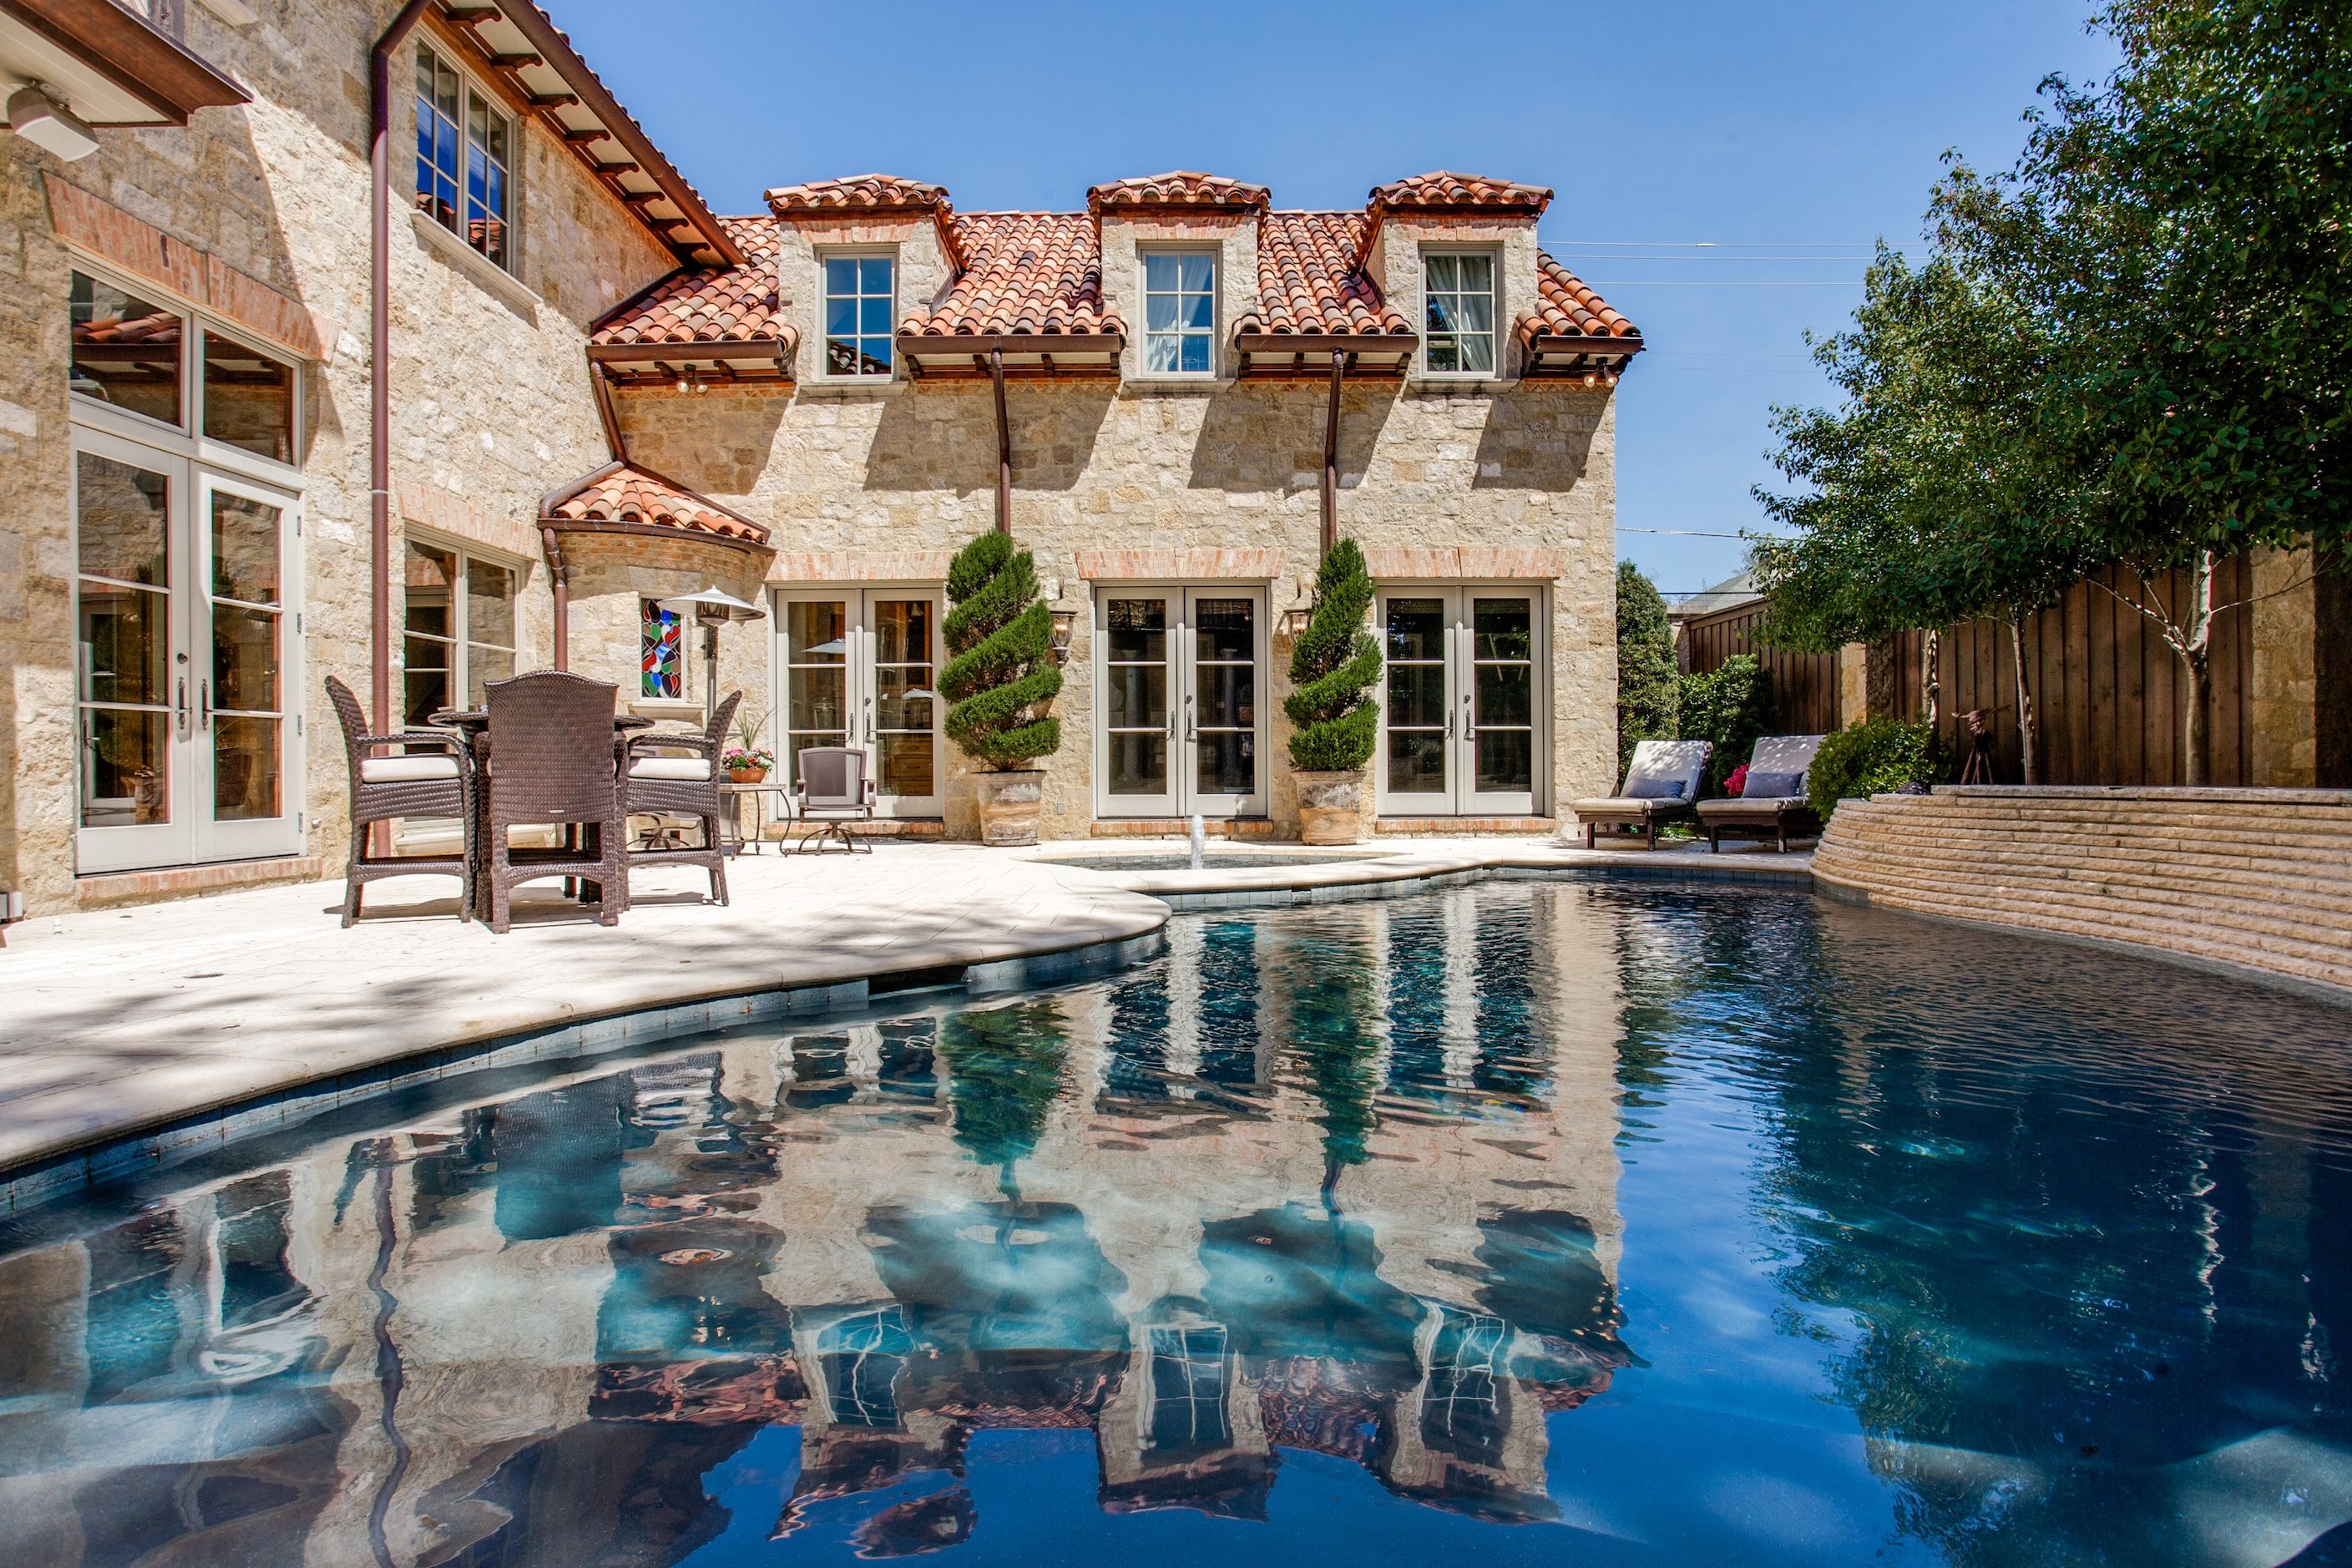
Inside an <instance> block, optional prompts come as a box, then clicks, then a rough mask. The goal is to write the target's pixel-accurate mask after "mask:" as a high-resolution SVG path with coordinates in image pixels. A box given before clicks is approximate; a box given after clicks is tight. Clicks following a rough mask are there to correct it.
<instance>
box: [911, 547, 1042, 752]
mask: <svg viewBox="0 0 2352 1568" xmlns="http://www.w3.org/2000/svg"><path fill="white" fill-rule="evenodd" d="M948 597H949V599H950V600H951V601H953V603H954V605H955V607H954V608H953V609H951V610H950V611H949V612H948V618H947V624H946V625H945V626H943V627H942V628H941V629H942V630H943V631H944V632H945V633H946V634H947V642H948V651H949V653H950V655H951V656H952V657H951V658H949V660H948V662H947V668H944V669H942V670H940V695H941V696H943V697H945V698H946V699H947V700H949V702H950V703H952V704H953V706H952V707H950V709H949V710H948V719H947V731H948V733H949V734H950V736H952V737H953V738H954V740H955V742H956V744H958V745H960V746H961V747H962V748H963V749H964V750H965V751H966V752H969V753H970V754H971V755H972V756H974V757H976V758H979V759H980V760H982V761H983V762H985V763H989V764H990V765H991V766H992V767H997V768H1025V767H1027V766H1028V765H1029V764H1030V763H1033V762H1034V761H1036V760H1037V759H1038V758H1039V757H1049V756H1051V755H1053V754H1054V753H1055V752H1057V751H1059V750H1060V749H1061V745H1062V724H1061V721H1060V720H1058V719H1054V718H1050V717H1048V716H1047V715H1046V713H1045V705H1046V704H1047V703H1049V702H1051V701H1053V700H1054V699H1055V696H1056V695H1057V694H1059V692H1060V691H1061V689H1062V672H1061V670H1060V669H1059V668H1056V667H1055V663H1054V613H1053V612H1052V611H1051V610H1049V609H1047V608H1046V607H1045V601H1044V600H1042V599H1040V598H1039V597H1038V596H1037V565H1036V563H1035V561H1034V560H1033V559H1032V558H1031V556H1030V554H1029V552H1027V551H1025V550H1024V549H1022V548H1020V547H1019V546H1018V545H1016V544H1014V543H1013V541H1012V540H1011V539H1010V538H1008V537H1007V536H1005V535H1004V534H1002V533H983V534H982V535H981V536H980V537H979V538H978V539H975V540H973V541H972V542H971V543H970V544H967V545H965V546H964V547H963V548H962V549H961V550H960V551H958V552H956V558H955V561H954V563H952V564H950V566H949V567H948Z"/></svg>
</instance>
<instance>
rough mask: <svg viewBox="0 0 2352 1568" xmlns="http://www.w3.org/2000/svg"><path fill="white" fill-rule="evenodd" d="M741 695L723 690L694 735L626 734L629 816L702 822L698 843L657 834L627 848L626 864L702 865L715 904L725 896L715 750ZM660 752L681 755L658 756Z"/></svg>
mask: <svg viewBox="0 0 2352 1568" xmlns="http://www.w3.org/2000/svg"><path fill="white" fill-rule="evenodd" d="M742 700H743V694H742V693H741V692H740V691H730V692H729V693H728V694H727V700H725V701H723V702H721V703H719V706H718V708H717V709H715V710H713V711H712V713H711V715H710V720H709V722H708V723H706V724H705V725H703V727H702V733H700V734H699V735H697V734H693V733H690V732H688V731H683V730H671V731H659V730H656V731H653V732H652V733H650V734H642V735H633V736H631V737H630V738H629V746H628V763H629V773H628V778H627V780H626V782H625V784H624V786H623V787H624V789H625V792H626V795H627V802H628V805H627V814H628V815H629V816H691V817H694V818H695V819H697V820H698V821H699V822H700V823H701V824H702V843H701V844H700V845H699V846H698V847H691V846H682V845H681V846H670V845H667V844H665V843H663V842H661V841H660V840H658V839H657V840H656V843H655V845H654V846H653V847H646V848H640V849H633V850H631V851H629V864H630V865H631V866H703V867H707V868H709V871H710V896H711V898H712V899H713V900H715V901H717V902H719V903H721V904H724V903H725V902H726V901H727V856H726V854H725V852H724V850H722V849H721V847H720V846H719V813H720V812H721V811H724V810H725V809H726V803H725V802H723V801H722V800H721V799H720V798H719V748H720V747H721V746H722V745H724V744H725V742H726V740H727V727H728V726H729V725H730V724H732V723H733V722H734V721H735V710H736V708H737V707H738V706H740V704H741V702H742ZM662 752H683V753H685V754H684V755H682V756H664V755H662V754H661V753H662Z"/></svg>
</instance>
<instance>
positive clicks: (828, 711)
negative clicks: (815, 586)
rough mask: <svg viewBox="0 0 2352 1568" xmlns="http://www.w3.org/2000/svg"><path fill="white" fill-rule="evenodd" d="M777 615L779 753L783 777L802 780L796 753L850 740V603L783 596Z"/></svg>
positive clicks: (794, 782) (796, 780) (841, 600)
mask: <svg viewBox="0 0 2352 1568" xmlns="http://www.w3.org/2000/svg"><path fill="white" fill-rule="evenodd" d="M778 607H779V608H780V609H781V610H782V614H781V615H780V616H777V617H776V621H777V627H778V630H779V631H781V632H782V637H783V646H782V647H781V648H780V649H778V650H777V651H778V654H779V656H780V657H779V659H778V662H779V663H780V664H781V665H782V668H783V672H784V682H783V685H784V689H783V700H782V703H781V705H780V706H781V709H782V719H783V724H782V730H783V736H782V739H783V742H784V743H783V745H782V747H781V748H779V749H780V750H781V751H782V763H783V773H784V779H785V781H786V782H787V783H789V784H795V785H797V784H799V783H800V777H801V770H800V762H799V758H800V754H801V752H802V751H803V749H804V748H806V747H809V746H845V745H847V744H848V743H849V651H850V629H849V602H848V601H847V600H845V599H841V598H823V599H787V600H785V601H784V602H783V603H782V605H780V606H778Z"/></svg>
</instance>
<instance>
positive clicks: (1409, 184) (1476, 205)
mask: <svg viewBox="0 0 2352 1568" xmlns="http://www.w3.org/2000/svg"><path fill="white" fill-rule="evenodd" d="M1371 205H1372V208H1373V210H1374V211H1376V212H1412V211H1423V212H1429V211H1435V212H1463V211H1477V212H1495V213H1506V212H1509V213H1524V214H1526V215H1527V216H1529V217H1533V216H1536V215H1538V214H1539V213H1541V212H1542V211H1543V210H1544V208H1546V207H1548V206H1549V205H1551V190H1550V188H1549V186H1545V185H1522V184H1517V182H1516V181H1512V180H1492V179H1488V178H1487V177H1486V175H1484V174H1450V173H1448V172H1446V171H1444V170H1442V169H1441V170H1439V171H1438V172H1437V173H1435V174H1412V175H1409V176H1408V177H1406V178H1404V179H1402V180H1391V182H1390V183H1389V184H1385V185H1374V186H1373V187H1372V195H1371Z"/></svg>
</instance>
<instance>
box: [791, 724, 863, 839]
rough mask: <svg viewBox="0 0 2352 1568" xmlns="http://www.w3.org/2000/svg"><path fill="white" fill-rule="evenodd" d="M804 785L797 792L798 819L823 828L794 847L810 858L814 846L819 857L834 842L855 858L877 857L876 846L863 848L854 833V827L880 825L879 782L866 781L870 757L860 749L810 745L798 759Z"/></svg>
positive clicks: (795, 758)
mask: <svg viewBox="0 0 2352 1568" xmlns="http://www.w3.org/2000/svg"><path fill="white" fill-rule="evenodd" d="M793 766H794V767H795V768H796V769H797V770H798V771H799V773H800V783H799V784H798V785H797V786H796V787H795V788H794V790H793V816H797V817H799V818H800V820H801V821H803V822H813V823H816V824H818V825H819V826H818V829H817V831H816V832H814V833H810V834H803V835H802V837H801V839H800V842H799V843H798V844H796V845H794V846H793V854H795V855H799V854H804V853H806V852H807V850H808V847H809V846H810V845H811V844H814V845H815V846H816V847H817V853H818V854H820V855H822V854H824V846H825V845H826V844H827V843H829V842H831V841H832V840H834V839H836V838H838V839H839V840H841V847H843V848H844V849H845V850H847V851H849V852H850V853H851V854H853V855H871V854H872V853H874V847H873V846H872V845H870V844H860V843H858V842H857V840H856V837H853V836H852V835H851V833H850V831H849V825H850V824H851V823H853V822H871V821H873V820H874V781H873V780H872V779H869V778H867V777H866V753H865V752H863V751H862V750H860V749H859V748H857V747H856V746H804V747H803V748H802V749H801V752H800V753H799V754H798V755H797V756H795V757H794V758H793Z"/></svg>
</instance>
